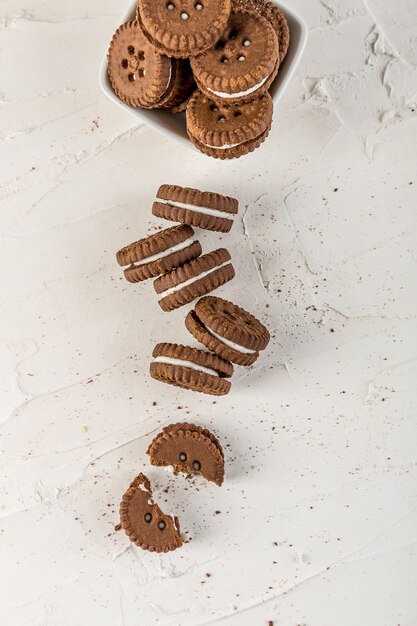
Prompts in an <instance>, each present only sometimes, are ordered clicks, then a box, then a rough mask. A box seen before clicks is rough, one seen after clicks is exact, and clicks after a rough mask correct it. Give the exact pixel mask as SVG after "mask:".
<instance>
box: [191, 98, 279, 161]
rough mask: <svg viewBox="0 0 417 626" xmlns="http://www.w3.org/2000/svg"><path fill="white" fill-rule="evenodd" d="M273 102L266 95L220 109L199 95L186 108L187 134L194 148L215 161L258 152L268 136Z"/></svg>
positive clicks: (222, 106) (208, 99) (219, 106)
mask: <svg viewBox="0 0 417 626" xmlns="http://www.w3.org/2000/svg"><path fill="white" fill-rule="evenodd" d="M272 109H273V106H272V99H271V96H270V95H269V93H268V92H267V93H265V94H264V95H263V96H261V97H260V98H257V99H256V100H251V101H250V102H247V103H245V104H239V105H220V104H218V103H216V102H214V101H213V100H212V99H211V98H207V96H205V95H204V94H202V93H201V92H196V93H195V94H194V96H193V97H192V98H191V101H190V104H189V105H188V107H187V132H188V136H189V137H190V139H191V141H192V142H193V144H194V145H195V146H196V148H198V149H199V150H201V152H204V153H205V154H207V155H209V156H212V157H215V158H216V159H234V158H238V157H241V156H243V155H244V154H248V153H249V152H252V151H253V150H255V148H258V147H259V146H260V145H261V143H262V142H263V141H265V139H266V137H267V136H268V134H269V131H270V128H271V123H272Z"/></svg>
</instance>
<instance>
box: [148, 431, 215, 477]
mask: <svg viewBox="0 0 417 626" xmlns="http://www.w3.org/2000/svg"><path fill="white" fill-rule="evenodd" d="M147 453H148V454H149V458H150V462H151V463H152V465H156V466H158V467H172V468H173V470H174V473H178V472H183V473H185V474H201V475H202V476H203V477H204V478H206V479H207V480H209V481H212V482H214V483H216V485H219V486H220V485H221V484H222V483H223V479H224V455H223V450H222V447H221V445H220V442H219V440H218V439H217V437H215V436H214V435H213V433H211V432H210V431H209V430H207V428H202V427H201V426H196V425H195V424H187V423H180V424H170V425H169V426H166V427H165V428H164V429H163V430H162V432H160V433H159V434H158V435H157V436H156V437H155V438H154V440H153V441H152V443H151V444H150V446H149V448H148V451H147Z"/></svg>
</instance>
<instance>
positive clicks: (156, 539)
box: [120, 474, 183, 552]
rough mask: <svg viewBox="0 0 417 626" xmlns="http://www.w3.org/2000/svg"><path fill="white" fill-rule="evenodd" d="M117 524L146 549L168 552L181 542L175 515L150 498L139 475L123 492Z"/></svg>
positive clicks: (142, 476) (148, 491)
mask: <svg viewBox="0 0 417 626" xmlns="http://www.w3.org/2000/svg"><path fill="white" fill-rule="evenodd" d="M120 524H121V527H122V528H123V530H124V531H125V533H126V535H127V536H128V537H129V539H130V540H131V541H133V543H135V544H136V545H137V546H139V547H140V548H142V549H143V550H149V551H150V552H170V551H171V550H176V548H180V547H181V546H182V544H183V541H182V538H181V535H180V525H179V521H178V518H177V517H173V516H171V515H165V513H163V512H162V511H161V509H160V508H159V506H158V505H157V504H155V503H154V501H153V498H152V489H151V485H150V482H149V480H148V479H147V478H146V476H145V475H144V474H139V476H137V477H136V478H135V480H134V481H133V482H132V484H131V485H130V487H129V489H128V490H127V491H126V492H125V493H124V494H123V498H122V501H121V503H120Z"/></svg>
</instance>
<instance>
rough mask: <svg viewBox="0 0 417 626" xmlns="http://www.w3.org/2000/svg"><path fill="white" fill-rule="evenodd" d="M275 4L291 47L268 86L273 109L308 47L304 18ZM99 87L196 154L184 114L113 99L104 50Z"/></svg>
mask: <svg viewBox="0 0 417 626" xmlns="http://www.w3.org/2000/svg"><path fill="white" fill-rule="evenodd" d="M270 1H271V2H272V3H273V4H275V5H276V6H277V7H278V8H279V9H280V10H281V11H282V12H283V13H284V15H285V17H286V18H287V21H288V23H289V26H290V33H291V37H290V46H289V49H288V53H287V56H286V58H285V59H284V61H283V63H282V70H281V68H280V71H279V72H278V75H277V77H276V78H275V80H274V81H273V83H272V85H271V87H270V90H269V91H270V93H271V97H272V100H273V103H274V108H275V107H276V105H277V104H278V102H279V101H280V100H281V98H282V96H283V95H284V93H285V91H286V90H287V88H288V85H289V83H290V81H291V79H292V78H293V76H294V74H295V72H296V70H297V67H298V65H299V64H300V61H301V57H302V56H303V54H304V50H305V48H306V45H307V39H308V27H307V24H306V23H305V21H304V20H303V18H302V17H301V16H300V15H299V14H298V13H297V12H296V11H294V9H292V8H291V7H289V6H288V5H286V4H285V3H284V2H281V1H280V0H270ZM136 4H137V0H131V2H130V3H129V6H128V8H127V9H126V11H125V12H124V13H123V16H122V17H121V20H120V21H119V24H123V23H124V22H127V21H129V20H131V19H133V18H134V15H135V12H136ZM99 86H100V89H101V90H102V91H103V93H104V94H105V95H106V96H107V97H108V98H109V99H110V100H112V101H113V102H114V103H115V104H117V105H118V106H119V107H121V108H122V109H125V110H126V111H127V112H129V113H130V115H134V116H135V117H136V118H137V120H138V121H139V122H140V124H141V125H142V124H145V125H146V126H148V127H149V128H151V129H152V130H155V131H157V132H159V133H162V134H163V135H166V136H168V137H172V139H175V140H176V141H177V142H179V143H182V144H183V145H184V146H186V147H187V148H188V149H191V150H193V151H197V148H195V146H194V145H193V144H192V142H191V141H190V140H189V139H188V136H187V132H186V130H185V114H184V113H176V114H174V113H170V112H169V111H163V110H161V109H152V110H146V109H140V108H134V107H130V106H128V105H127V104H125V103H124V102H122V101H121V100H119V98H118V97H117V96H116V94H115V93H114V91H113V89H112V87H111V84H110V81H109V79H108V75H107V49H106V51H105V54H104V56H103V59H102V62H101V65H100V70H99Z"/></svg>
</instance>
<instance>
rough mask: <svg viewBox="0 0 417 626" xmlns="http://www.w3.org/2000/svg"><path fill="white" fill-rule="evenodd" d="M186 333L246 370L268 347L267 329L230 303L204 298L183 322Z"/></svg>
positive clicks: (219, 299) (214, 298)
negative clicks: (245, 367)
mask: <svg viewBox="0 0 417 626" xmlns="http://www.w3.org/2000/svg"><path fill="white" fill-rule="evenodd" d="M185 325H186V327H187V329H188V330H189V332H190V333H191V334H192V335H193V336H194V337H195V338H196V339H197V341H199V342H200V343H202V344H203V345H204V346H206V348H208V349H209V350H211V352H215V353H216V354H218V355H219V356H222V357H223V358H224V359H227V360H228V361H231V362H232V363H236V364H237V365H244V366H249V365H252V364H253V363H255V361H256V360H257V358H258V357H259V351H260V350H264V349H265V348H266V346H267V345H268V343H269V339H270V335H269V331H268V329H267V328H266V327H265V326H264V325H263V324H261V322H259V320H257V319H256V317H254V316H253V315H251V314H250V313H248V312H247V311H245V310H244V309H242V308H240V307H238V306H237V305H236V304H233V302H229V301H228V300H223V299H222V298H216V297H214V296H207V297H205V298H202V299H201V300H199V301H198V302H197V304H196V306H195V308H194V310H193V311H190V312H189V313H188V315H187V317H186V319H185Z"/></svg>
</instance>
